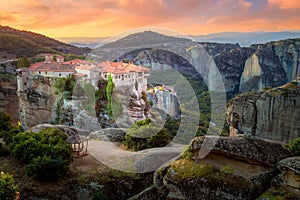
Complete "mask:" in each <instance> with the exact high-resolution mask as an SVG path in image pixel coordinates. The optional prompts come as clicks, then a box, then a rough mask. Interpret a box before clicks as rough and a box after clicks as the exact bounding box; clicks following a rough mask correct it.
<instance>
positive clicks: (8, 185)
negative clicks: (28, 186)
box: [0, 172, 18, 200]
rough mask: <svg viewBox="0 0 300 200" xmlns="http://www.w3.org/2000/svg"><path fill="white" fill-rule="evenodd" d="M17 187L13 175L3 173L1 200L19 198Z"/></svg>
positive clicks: (0, 184) (0, 179)
mask: <svg viewBox="0 0 300 200" xmlns="http://www.w3.org/2000/svg"><path fill="white" fill-rule="evenodd" d="M17 190H18V188H17V186H16V185H15V181H14V178H13V176H12V175H10V174H8V173H4V172H1V174H0V199H3V200H15V199H16V197H17Z"/></svg>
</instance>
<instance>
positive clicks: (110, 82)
mask: <svg viewBox="0 0 300 200" xmlns="http://www.w3.org/2000/svg"><path fill="white" fill-rule="evenodd" d="M114 87H115V85H114V82H113V79H112V76H111V74H109V75H108V78H107V85H106V98H107V101H108V104H107V113H108V115H109V117H111V118H113V113H112V93H113V90H114Z"/></svg>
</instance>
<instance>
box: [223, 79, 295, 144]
mask: <svg viewBox="0 0 300 200" xmlns="http://www.w3.org/2000/svg"><path fill="white" fill-rule="evenodd" d="M299 86H300V80H299V78H298V79H296V80H294V81H292V82H290V83H288V84H286V85H283V86H281V87H278V88H274V89H269V90H264V91H258V92H250V93H245V94H242V95H239V96H237V97H235V98H234V99H233V100H232V101H230V102H229V104H228V105H227V122H228V123H229V125H230V134H231V135H236V134H240V133H243V134H250V135H253V136H257V137H260V138H264V139H270V140H274V141H279V142H285V143H287V142H289V141H291V140H294V139H296V138H297V137H300V133H299V130H300V124H299V123H298V121H299V120H300V115H299V113H300V87H299Z"/></svg>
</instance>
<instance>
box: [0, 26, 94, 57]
mask: <svg viewBox="0 0 300 200" xmlns="http://www.w3.org/2000/svg"><path fill="white" fill-rule="evenodd" d="M90 50H91V49H90V48H79V47H75V46H72V45H69V44H65V43H62V42H59V41H57V40H55V39H52V38H49V37H46V36H44V35H41V34H37V33H33V32H28V31H20V30H17V29H14V28H10V27H7V26H1V25H0V54H5V53H9V54H15V55H16V57H21V56H27V57H31V56H34V55H36V54H39V53H59V52H60V53H64V54H76V55H81V54H84V53H88V52H90Z"/></svg>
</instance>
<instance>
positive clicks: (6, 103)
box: [0, 76, 19, 124]
mask: <svg viewBox="0 0 300 200" xmlns="http://www.w3.org/2000/svg"><path fill="white" fill-rule="evenodd" d="M18 109H19V104H18V96H17V82H16V79H14V78H9V77H6V76H3V77H1V78H0V110H2V111H4V112H5V113H7V114H9V115H10V118H11V121H12V123H14V124H17V122H18Z"/></svg>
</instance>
